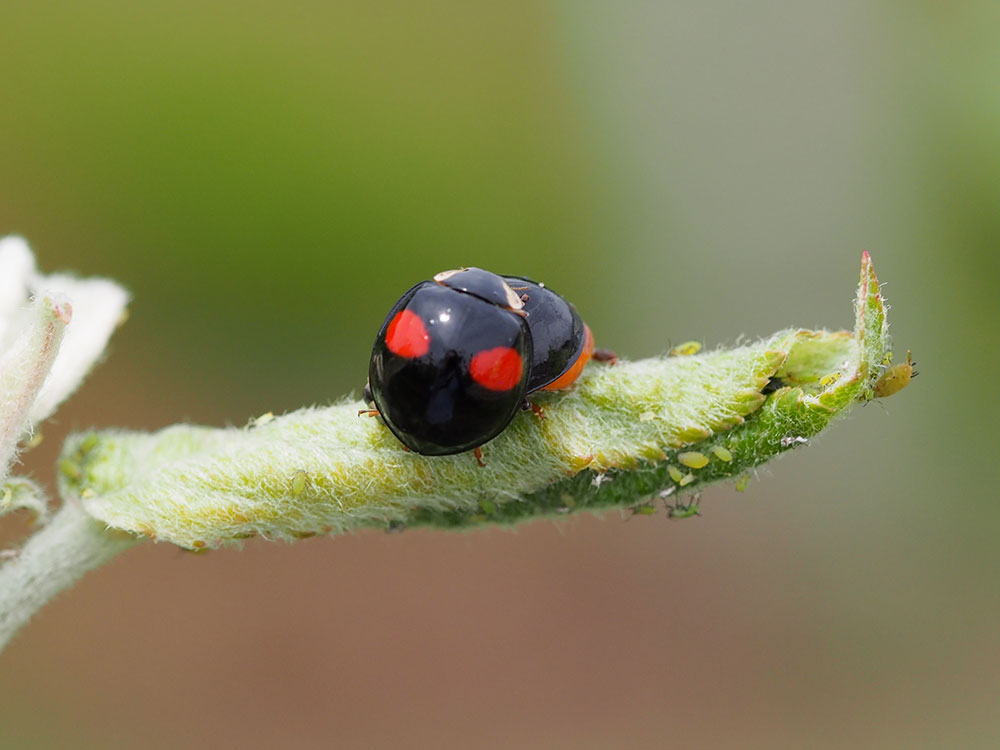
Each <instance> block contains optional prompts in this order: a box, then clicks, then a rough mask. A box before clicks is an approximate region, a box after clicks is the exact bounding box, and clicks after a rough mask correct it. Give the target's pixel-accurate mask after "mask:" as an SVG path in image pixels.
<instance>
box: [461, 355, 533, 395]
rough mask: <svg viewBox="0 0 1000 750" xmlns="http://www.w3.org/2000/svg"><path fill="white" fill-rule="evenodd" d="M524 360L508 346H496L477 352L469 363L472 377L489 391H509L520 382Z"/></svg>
mask: <svg viewBox="0 0 1000 750" xmlns="http://www.w3.org/2000/svg"><path fill="white" fill-rule="evenodd" d="M523 373H524V362H523V361H522V360H521V355H520V354H518V353H517V351H516V350H515V349H511V348H510V347H509V346H497V347H494V348H493V349H486V350H485V351H481V352H479V354H477V355H476V356H474V357H473V358H472V362H471V363H470V364H469V374H470V375H472V379H473V380H475V381H476V382H477V383H479V385H481V386H483V387H484V388H489V389H490V390H491V391H509V390H510V389H511V388H513V387H514V386H515V385H517V384H518V383H520V382H521V375H522V374H523Z"/></svg>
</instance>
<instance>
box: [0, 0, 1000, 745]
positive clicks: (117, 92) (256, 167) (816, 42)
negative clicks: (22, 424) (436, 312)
mask: <svg viewBox="0 0 1000 750" xmlns="http://www.w3.org/2000/svg"><path fill="white" fill-rule="evenodd" d="M998 49H1000V6H998V5H997V4H996V3H993V2H952V3H947V4H946V3H931V2H923V3H920V2H918V3H898V2H875V3H871V2H862V1H861V0H852V1H850V2H843V3H819V2H806V3H782V2H775V1H774V0H763V2H759V3H753V4H747V3H739V2H724V3H715V4H705V3H698V2H693V1H692V0H683V1H682V2H675V3H670V4H664V3H641V2H630V3H617V4H605V3H585V2H580V3H565V2H564V3H525V2H509V3H502V4H501V3H495V4H487V3H482V4H479V3H476V4H467V3H457V2H425V3H420V4H404V3H388V4H387V3H336V4H327V3H318V2H314V3H290V4H289V3H285V4H279V3H274V2H250V3H233V2H220V3H211V4H207V3H194V2H187V1H185V2H170V3H166V2H158V1H157V2H145V3H139V4H130V3H123V2H100V1H95V2H90V3H87V4H73V5H70V4H65V3H56V2H32V3H20V2H5V3H3V4H2V5H0V234H4V233H14V232H16V233H20V234H23V235H24V236H25V237H27V238H28V240H29V241H30V242H31V243H32V245H33V247H34V249H35V250H36V252H37V254H38V256H39V261H40V263H41V264H42V265H43V267H44V268H46V269H48V270H56V269H63V268H69V269H74V270H76V271H79V272H80V273H83V274H87V275H93V274H101V275H107V276H111V277H114V278H116V279H118V280H119V281H121V282H122V283H124V284H125V285H126V286H128V287H129V288H130V289H131V291H132V292H133V294H134V302H133V304H132V306H131V312H132V316H131V319H130V321H129V323H128V324H127V325H126V326H125V327H124V328H123V329H121V330H120V331H119V332H118V334H117V335H116V337H115V339H114V340H113V343H112V348H111V356H110V357H109V359H108V361H107V362H106V363H104V364H103V365H102V366H101V367H100V368H99V369H98V370H97V371H96V372H95V373H94V374H93V375H92V377H91V378H90V379H89V380H88V382H87V383H86V385H85V386H84V388H83V389H82V391H81V392H80V393H79V394H78V395H77V397H76V398H74V399H73V400H71V401H70V402H69V403H68V405H67V406H66V407H64V408H63V409H62V410H61V411H60V412H59V414H58V415H57V419H56V420H55V421H54V423H52V424H50V425H49V426H48V427H47V428H46V430H45V435H46V440H45V442H44V443H43V444H42V446H41V447H39V448H38V449H36V450H35V451H33V452H32V453H31V454H30V455H29V456H28V457H27V459H26V463H27V469H28V470H29V471H30V472H32V473H33V474H34V475H35V476H36V477H38V478H40V479H42V480H43V481H45V482H47V483H49V484H51V480H52V468H51V467H52V465H53V461H54V457H55V455H56V452H57V451H58V447H59V443H60V442H61V440H62V438H63V437H64V436H65V434H66V433H67V432H68V431H69V430H71V429H79V428H83V427H87V426H92V425H97V426H113V425H118V426H126V427H134V428H142V429H155V428H159V427H162V426H165V425H168V424H171V423H173V422H177V421H182V420H190V421H194V422H198V423H205V424H212V425H223V424H244V423H245V422H246V421H247V419H248V418H250V417H251V416H254V415H257V414H260V413H262V412H265V411H275V412H280V411H285V410H290V409H294V408H296V407H298V406H301V405H305V404H313V403H327V402H330V401H332V400H334V399H336V398H338V397H340V396H341V395H343V394H345V393H347V392H351V391H353V392H354V393H355V394H357V393H359V392H360V388H361V386H362V385H363V382H364V377H365V372H366V367H367V358H368V353H369V350H370V346H371V339H372V337H373V335H374V332H375V330H376V329H377V328H378V325H379V324H380V323H381V321H382V317H383V315H384V314H385V312H386V310H387V309H388V308H389V306H390V305H391V304H392V303H393V302H394V300H395V299H396V297H397V296H398V294H399V293H401V292H402V291H403V290H404V289H406V288H407V287H408V286H409V285H411V284H412V283H414V282H415V281H417V280H420V279H423V278H426V277H427V276H428V275H430V274H432V273H433V272H435V271H438V270H441V269H444V268H450V267H454V266H457V265H462V264H465V265H473V264H474V265H480V266H484V267H487V268H491V269H494V270H498V271H501V272H505V273H516V274H523V275H529V276H532V277H535V278H538V279H540V280H544V281H545V282H547V283H548V284H549V285H550V286H552V287H553V288H555V289H557V290H558V291H560V292H561V293H563V294H564V295H565V296H567V297H568V298H570V299H571V300H573V301H574V302H575V303H576V305H577V307H578V309H579V310H580V311H581V312H582V313H583V315H584V316H585V318H586V319H587V321H588V322H589V324H590V325H591V327H592V328H593V329H594V331H595V334H596V336H597V338H598V341H599V345H601V346H606V347H611V348H614V349H616V350H617V351H618V352H619V353H620V354H622V355H624V356H628V357H641V356H648V355H652V354H656V353H659V352H662V351H663V350H664V349H665V348H667V346H668V342H673V343H677V342H679V341H683V340H687V339H700V340H702V341H703V342H704V343H705V344H706V345H707V346H709V347H711V346H716V345H719V344H724V343H731V342H732V341H734V340H735V338H736V337H737V336H738V335H739V334H745V335H749V336H760V335H765V334H768V333H770V332H772V331H773V330H776V329H779V328H782V327H785V326H788V325H803V326H827V327H832V328H838V327H848V326H850V325H851V323H852V310H851V300H852V296H853V293H854V285H855V283H856V280H857V273H858V266H859V262H860V256H861V251H862V250H863V249H868V250H869V251H870V252H871V253H872V256H873V259H874V261H875V266H876V269H877V271H878V273H879V276H880V278H881V279H882V280H883V281H885V282H888V285H887V286H886V287H885V292H886V294H887V296H888V299H889V301H890V303H891V304H892V305H893V310H892V311H891V313H890V319H891V321H892V323H893V333H894V337H895V343H896V351H897V357H899V356H901V355H902V354H904V353H905V350H906V349H907V348H911V349H912V350H913V352H914V358H915V359H916V360H917V361H918V362H919V365H920V367H919V369H920V370H921V377H920V378H919V379H918V380H917V381H915V383H914V384H913V385H912V386H911V387H910V388H908V389H907V390H906V391H904V392H903V393H901V394H899V395H898V396H895V397H893V398H892V399H891V400H888V401H886V402H885V403H884V404H883V405H882V406H878V405H872V406H869V407H868V408H865V409H858V410H857V411H856V413H855V414H854V415H853V417H852V418H851V419H850V420H847V421H845V422H843V423H841V424H838V425H837V426H835V427H834V428H833V429H832V430H831V431H830V432H829V434H828V435H824V436H822V437H821V438H820V439H818V440H816V441H814V445H812V446H811V447H809V448H808V449H804V450H798V451H795V452H794V453H793V454H791V455H789V456H787V457H785V458H784V459H783V460H781V461H780V462H778V463H777V464H775V465H773V466H772V467H770V469H769V470H768V471H767V472H764V473H763V476H762V477H761V480H760V481H758V482H755V483H753V484H751V486H750V488H749V489H748V490H747V491H746V492H745V493H743V494H738V493H736V492H735V491H734V490H733V489H732V487H718V488H715V489H712V490H710V491H709V492H708V493H706V495H705V496H704V498H703V501H702V505H703V513H704V515H703V517H701V518H698V519H694V520H692V521H689V522H685V523H670V522H668V521H667V519H666V518H665V517H664V516H663V515H662V514H661V515H658V516H654V517H636V518H633V519H630V520H628V521H627V522H626V521H625V520H624V516H619V515H618V514H616V513H613V514H607V515H605V516H604V517H603V518H598V517H580V518H572V519H570V520H569V521H567V522H565V523H561V524H554V523H548V522H541V523H536V524H534V525H529V526H524V527H520V528H519V529H517V530H516V531H513V532H511V531H503V530H490V531H483V532H475V533H469V534H464V535H450V534H447V533H443V532H430V531H426V532H424V531H418V532H407V533H405V534H402V535H392V536H386V535H382V534H377V533H363V534H358V535H355V536H350V537H345V538H337V539H317V540H311V541H308V542H301V543H298V544H295V545H273V544H268V543H264V542H256V543H251V544H248V545H247V547H246V548H245V550H244V551H242V552H235V551H224V552H214V553H211V554H208V555H201V556H195V555H188V554H184V553H182V552H179V551H177V550H176V549H174V548H171V547H168V546H166V545H152V544H147V545H144V546H143V547H141V548H139V549H136V550H134V551H132V552H130V553H129V554H127V555H124V556H123V557H121V558H120V559H118V560H116V561H115V562H114V563H112V564H111V565H110V566H108V567H106V568H103V569H101V570H99V571H98V572H97V573H94V574H92V575H90V576H89V577H87V578H85V579H84V580H83V581H82V582H81V583H80V584H79V585H78V586H77V587H76V588H74V589H73V590H71V591H70V592H68V593H66V594H65V595H63V596H62V597H60V598H59V599H58V600H57V601H56V602H54V603H53V604H51V605H50V606H48V607H47V608H46V609H45V610H43V611H42V613H41V614H40V615H39V616H38V617H37V618H36V620H35V621H33V622H32V624H31V625H30V626H29V627H28V628H26V629H25V631H23V632H22V633H21V635H20V636H19V637H18V638H17V639H16V640H15V641H14V643H13V644H12V645H11V646H10V647H9V648H8V649H7V651H6V652H4V653H3V655H2V656H0V747H4V748H8V747H9V748H56V747H74V748H112V749H118V748H133V747H143V748H154V749H159V748H176V747H178V746H189V747H220V748H222V747H225V748H229V747H233V748H251V747H252V748H258V747H259V748H270V747H294V748H328V747H436V748H452V747H454V748H469V747H476V748H480V747H482V748H508V747H514V746H517V747H527V748H606V747H630V748H660V747H665V746H670V747H686V748H716V747H741V748H743V747H769V748H770V747H811V748H840V747H877V748H895V747H900V748H904V747H905V748H940V747H962V748H980V747H981V748H994V747H997V746H998V745H1000V712H998V701H1000V643H998V640H1000V639H998V638H997V621H998V616H1000V591H998V585H997V580H998V579H997V573H998V571H1000V560H998V552H997V546H996V542H995V539H996V537H997V533H996V531H997V528H998V520H1000V519H998V510H997V507H998V506H997V502H996V494H995V493H996V491H997V489H996V488H997V487H998V481H1000V476H998V474H1000V471H998V462H997V460H996V458H995V456H994V455H993V454H994V452H995V450H994V447H995V444H996V440H995V437H994V436H993V434H992V432H988V431H987V427H988V426H989V425H992V424H995V423H996V421H997V418H998V416H1000V414H998V411H1000V409H998V403H997V399H996V397H995V395H993V389H992V380H993V377H994V374H995V373H996V372H997V371H998V365H1000V362H998V359H1000V357H998V347H997V346H996V342H997V336H996V326H997V325H998V323H1000V298H998V295H997V294H996V292H995V287H996V285H997V282H998V281H1000V261H998V254H997V249H998V246H1000V138H998V137H997V134H998V133H1000V87H998V84H997V82H998V81H1000V57H998V54H997V50H998ZM984 387H985V388H987V390H986V391H983V388H984ZM883 407H884V408H883ZM8 533H10V532H8Z"/></svg>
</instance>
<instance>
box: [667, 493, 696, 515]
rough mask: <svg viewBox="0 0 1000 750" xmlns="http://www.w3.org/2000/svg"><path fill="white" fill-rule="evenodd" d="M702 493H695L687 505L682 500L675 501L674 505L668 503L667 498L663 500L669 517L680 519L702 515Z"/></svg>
mask: <svg viewBox="0 0 1000 750" xmlns="http://www.w3.org/2000/svg"><path fill="white" fill-rule="evenodd" d="M700 502H701V495H695V496H693V497H692V498H691V500H690V501H689V502H688V503H687V504H686V505H685V504H684V503H682V502H681V501H680V500H677V501H675V502H674V504H673V505H671V504H670V503H668V502H667V501H666V500H664V501H663V505H664V507H666V509H667V518H669V519H670V520H672V521H679V520H681V519H683V518H691V517H692V516H700V515H701V506H700V505H699V503H700Z"/></svg>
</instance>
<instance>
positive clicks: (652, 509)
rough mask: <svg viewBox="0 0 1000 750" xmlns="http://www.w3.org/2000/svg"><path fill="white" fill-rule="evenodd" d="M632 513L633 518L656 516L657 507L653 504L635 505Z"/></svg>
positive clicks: (631, 509)
mask: <svg viewBox="0 0 1000 750" xmlns="http://www.w3.org/2000/svg"><path fill="white" fill-rule="evenodd" d="M629 510H630V511H632V515H633V516H654V515H656V506H655V505H653V504H652V503H642V504H640V505H633V506H632V507H631V508H629Z"/></svg>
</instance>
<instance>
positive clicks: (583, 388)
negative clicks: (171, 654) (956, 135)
mask: <svg viewBox="0 0 1000 750" xmlns="http://www.w3.org/2000/svg"><path fill="white" fill-rule="evenodd" d="M887 349H888V333H887V323H886V318H885V303H884V300H883V298H882V295H881V293H880V290H879V284H878V280H877V279H876V277H875V273H874V270H873V269H872V266H871V260H870V258H869V257H868V255H867V253H866V254H865V255H864V258H863V260H862V266H861V281H860V284H859V287H858V296H857V301H856V303H855V326H854V331H853V332H849V331H834V332H830V331H809V330H802V329H792V330H787V331H781V332H779V333H777V334H775V335H773V336H771V337H769V338H767V339H764V340H762V341H759V342H756V343H753V344H748V345H744V346H739V347H735V348H732V349H719V350H716V351H712V352H706V353H701V354H696V355H693V356H665V357H656V358H652V359H648V360H642V361H639V362H622V363H620V364H618V365H617V366H614V367H611V366H608V365H601V364H591V365H590V366H588V367H587V368H586V370H585V372H584V373H583V375H582V377H581V378H580V380H579V382H578V383H577V385H576V386H575V387H574V388H572V389H570V390H568V391H565V392H559V393H548V394H541V395H540V394H534V395H533V396H532V398H533V399H535V398H536V397H537V400H536V404H537V406H539V407H541V411H542V412H543V414H544V418H542V419H539V418H538V417H537V416H536V415H535V414H533V413H531V412H524V413H522V414H519V415H518V416H517V417H515V419H514V420H513V422H512V423H511V424H510V426H509V427H508V428H507V429H506V430H504V432H503V433H501V434H500V435H499V436H498V437H497V438H495V439H494V440H492V441H490V442H489V443H488V444H487V445H486V446H485V453H486V466H485V467H480V466H479V465H478V464H477V462H476V461H475V460H474V459H473V457H472V456H471V454H462V455H457V456H435V457H428V456H420V455H417V454H414V453H411V452H408V451H406V450H404V449H403V447H402V446H401V445H400V443H399V442H398V441H397V440H396V438H395V437H393V435H392V434H391V433H390V432H389V430H388V429H387V428H386V427H385V425H383V424H382V423H381V422H380V420H378V419H369V418H365V417H359V416H358V413H357V412H358V409H359V408H360V407H362V406H363V405H362V404H360V403H358V402H350V403H347V402H345V403H340V404H336V405H333V406H328V407H325V408H310V409H301V410H299V411H296V412H292V413H290V414H286V415H283V416H281V417H276V418H275V417H271V416H270V415H268V416H267V417H266V418H263V417H262V418H259V419H257V420H254V422H253V423H252V424H251V425H249V426H248V427H246V428H226V429H213V428H206V427H195V426H189V425H177V426H174V427H169V428H167V429H165V430H162V431H160V432H157V433H152V434H150V433H141V432H126V431H120V430H107V431H99V432H90V433H82V434H79V435H74V436H71V437H70V438H69V439H68V440H67V441H66V444H65V446H64V448H63V453H62V457H61V458H60V462H59V477H58V479H59V491H60V495H61V496H62V497H63V499H64V507H63V509H62V510H61V511H60V512H59V514H58V515H57V516H56V518H55V520H54V521H53V522H52V523H51V524H50V525H49V526H47V527H45V528H44V529H43V530H42V531H41V532H39V533H38V534H36V536H35V537H34V538H32V539H31V540H30V541H29V543H28V544H27V546H25V548H24V550H23V552H22V553H21V556H20V557H19V558H18V559H16V560H14V561H12V562H10V563H8V564H7V565H6V566H5V567H4V568H2V569H0V646H2V644H3V642H4V641H5V640H6V639H7V638H9V637H10V635H11V634H12V633H13V632H14V631H15V630H16V629H17V627H19V626H20V625H21V624H23V623H24V622H25V621H26V620H27V619H28V618H29V617H30V615H31V613H32V612H33V611H34V610H35V609H37V608H38V607H39V606H41V605H42V604H43V603H44V602H45V601H46V600H47V599H48V598H49V597H51V596H52V595H54V594H55V593H57V592H58V591H59V590H61V589H62V588H65V587H66V586H67V585H69V584H70V583H72V582H73V581H74V580H76V578H78V577H79V576H80V575H82V573H83V572H84V571H86V570H89V569H91V568H94V567H96V566H97V565H99V564H101V563H102V562H104V561H105V560H107V559H110V558H111V557H112V556H113V555H114V554H115V553H117V552H118V551H121V550H122V549H124V548H125V547H127V546H128V545H129V544H132V543H134V540H136V539H139V538H143V537H146V538H151V539H154V540H160V541H168V542H171V543H173V544H177V545H179V546H181V547H185V548H188V549H203V548H212V547H218V546H222V545H226V544H233V543H239V542H240V541H241V540H243V539H246V538H249V537H253V536H260V537H263V538H267V539H288V540H291V539H297V538H302V537H308V536H314V535H317V534H330V533H337V532H341V531H348V530H352V529H358V528H365V527H373V528H383V529H389V530H392V529H399V528H406V527H414V526H435V527H439V528H472V527H476V526H479V525H483V524H497V523H499V524H509V523H515V522H520V521H523V520H527V519H530V518H534V517H540V516H556V515H558V514H566V513H571V512H579V511H583V510H595V509H601V508H609V507H619V508H622V507H624V508H628V507H632V508H633V509H635V510H636V512H642V513H652V512H655V509H656V506H655V504H654V502H653V501H655V500H658V499H663V500H664V501H665V502H672V501H675V498H677V497H679V496H681V495H686V494H692V493H697V492H699V491H701V490H702V489H703V488H704V487H706V486H708V485H709V484H711V483H713V482H719V481H725V480H734V481H736V486H737V489H741V487H742V485H743V483H744V481H745V479H746V477H747V476H749V474H750V473H751V472H752V471H753V470H754V468H755V467H757V466H759V465H760V464H762V463H764V462H766V461H768V460H770V459H772V458H774V457H776V456H778V455H779V454H781V453H783V452H785V451H787V450H791V449H793V448H796V447H799V446H802V445H805V444H807V443H808V442H809V439H810V438H811V437H812V436H813V435H815V434H817V433H818V432H820V431H821V430H822V429H824V428H825V427H826V426H828V425H829V424H831V423H832V422H833V421H834V420H835V419H836V418H837V417H838V416H840V415H842V414H844V413H846V412H847V410H848V409H849V407H850V406H852V405H853V404H855V403H857V402H859V401H860V402H863V401H867V400H869V399H871V398H872V396H873V394H875V393H877V392H879V388H878V387H877V385H878V384H879V383H880V382H881V381H880V378H884V377H885V374H886V373H887V365H888V362H889V360H890V359H891V356H890V355H889V353H888V352H887ZM888 390H890V389H886V388H882V389H881V391H882V392H887V391H888ZM896 390H898V389H896ZM76 503H79V504H80V505H81V506H82V508H83V510H82V511H81V510H80V509H79V508H78V507H77V505H76ZM668 513H669V514H670V515H671V517H675V518H676V517H684V516H686V515H690V514H691V513H692V511H691V509H690V508H689V507H687V506H683V507H682V506H676V505H675V506H674V507H672V508H670V510H669V511H668ZM88 514H89V515H88ZM94 519H96V520H94ZM98 521H99V522H101V523H98ZM104 527H106V528H104Z"/></svg>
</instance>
